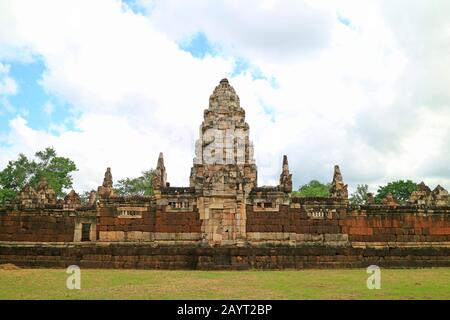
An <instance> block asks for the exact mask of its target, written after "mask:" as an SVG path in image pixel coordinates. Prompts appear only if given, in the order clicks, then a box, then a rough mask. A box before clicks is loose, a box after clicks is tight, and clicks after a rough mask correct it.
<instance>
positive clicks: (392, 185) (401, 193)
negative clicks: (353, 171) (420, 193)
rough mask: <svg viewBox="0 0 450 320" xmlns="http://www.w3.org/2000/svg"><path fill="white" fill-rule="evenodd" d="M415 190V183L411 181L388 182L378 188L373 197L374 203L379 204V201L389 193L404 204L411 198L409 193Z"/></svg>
mask: <svg viewBox="0 0 450 320" xmlns="http://www.w3.org/2000/svg"><path fill="white" fill-rule="evenodd" d="M416 188H417V183H415V182H413V181H411V180H407V181H404V180H398V181H393V182H389V183H388V184H387V185H385V186H379V187H378V191H377V195H376V196H375V202H376V203H381V201H382V200H383V199H384V198H385V197H386V195H387V194H388V193H389V192H390V193H392V195H393V196H394V198H395V199H397V200H398V201H399V202H400V203H405V202H406V201H407V200H408V199H409V197H410V196H411V193H412V192H413V191H415V190H416Z"/></svg>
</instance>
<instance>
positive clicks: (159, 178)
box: [152, 152, 168, 190]
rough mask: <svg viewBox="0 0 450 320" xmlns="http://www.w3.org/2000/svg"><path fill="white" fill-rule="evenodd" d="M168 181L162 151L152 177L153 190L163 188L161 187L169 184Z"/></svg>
mask: <svg viewBox="0 0 450 320" xmlns="http://www.w3.org/2000/svg"><path fill="white" fill-rule="evenodd" d="M167 183H168V182H167V172H166V167H165V166H164V156H163V153H162V152H160V153H159V157H158V163H157V165H156V169H155V172H154V174H153V179H152V185H153V190H161V188H164V187H166V186H167Z"/></svg>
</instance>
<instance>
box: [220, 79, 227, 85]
mask: <svg viewBox="0 0 450 320" xmlns="http://www.w3.org/2000/svg"><path fill="white" fill-rule="evenodd" d="M220 84H229V82H228V79H227V78H223V79H222V80H220Z"/></svg>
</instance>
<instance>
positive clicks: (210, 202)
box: [0, 79, 450, 269]
mask: <svg viewBox="0 0 450 320" xmlns="http://www.w3.org/2000/svg"><path fill="white" fill-rule="evenodd" d="M156 151H163V152H164V151H165V150H155V152H156ZM163 152H161V153H159V156H158V158H157V159H153V160H152V159H149V161H151V162H153V161H154V160H156V168H155V170H154V174H153V178H152V181H151V184H152V187H153V191H154V194H153V195H151V196H142V195H131V196H121V195H118V194H116V192H115V191H114V188H113V176H112V170H111V168H110V167H108V168H107V169H106V172H105V174H104V178H103V182H102V184H101V185H100V186H99V187H98V188H97V191H95V190H92V191H91V192H90V194H89V199H88V200H87V203H83V202H82V201H81V198H80V196H79V195H78V194H77V193H76V191H75V190H71V191H70V192H69V193H68V194H67V196H66V197H64V199H57V197H56V194H55V192H54V190H53V189H52V188H51V186H50V185H49V184H48V182H47V181H46V179H45V178H42V180H41V181H40V182H39V184H38V186H37V187H36V189H34V188H32V187H31V186H30V185H26V186H25V187H24V188H23V189H22V190H21V191H20V193H19V195H18V197H17V199H15V200H14V201H12V202H11V203H7V204H6V205H4V206H3V207H0V263H2V261H4V262H10V261H14V262H15V263H19V264H20V263H22V264H25V265H28V264H31V265H33V266H36V265H39V263H38V262H36V261H37V260H27V259H32V258H29V257H33V256H34V254H35V255H36V256H39V254H41V253H42V252H46V250H47V248H48V250H49V252H50V253H49V256H52V254H53V251H52V250H60V251H61V252H63V251H64V250H66V249H61V248H66V246H67V248H69V247H70V246H72V247H75V248H77V250H78V251H77V250H73V251H70V250H69V249H67V250H69V251H70V252H69V251H68V252H65V251H64V255H67V257H68V258H67V262H70V263H72V262H73V261H75V262H77V263H79V264H80V266H87V267H108V268H109V267H117V268H135V267H139V268H191V269H196V268H199V269H203V268H204V269H214V268H229V267H230V268H285V267H287V268H289V267H292V268H302V267H308V266H309V267H315V266H325V265H326V266H328V265H330V266H334V267H336V266H339V267H361V266H362V265H365V264H367V263H372V264H377V265H386V266H411V265H416V264H417V265H433V266H450V254H449V250H450V196H449V193H448V192H447V190H445V189H444V188H443V187H442V186H440V185H439V186H437V187H436V188H435V189H433V191H431V189H430V188H429V187H428V186H426V185H425V183H423V182H422V183H420V184H418V185H417V189H416V190H415V191H414V192H413V193H412V194H411V197H410V199H409V200H408V201H407V203H406V204H401V203H399V201H398V200H397V199H395V197H394V196H393V195H392V194H387V195H386V197H385V198H384V199H383V200H382V202H381V203H380V204H378V203H376V202H375V199H374V197H373V194H368V195H367V196H368V198H367V202H366V203H365V204H363V205H358V206H355V205H350V204H349V199H348V185H347V184H346V183H345V182H344V178H343V175H342V173H341V169H340V167H339V166H338V165H336V166H334V168H330V173H331V171H332V170H333V176H332V179H331V183H330V190H329V196H328V197H325V198H321V197H295V196H292V194H291V192H292V189H293V181H292V173H291V171H290V168H289V163H288V157H287V155H284V156H283V157H282V162H281V166H280V171H279V175H278V174H277V177H279V180H278V184H277V185H275V186H258V177H257V167H256V163H255V159H254V147H253V143H252V141H251V139H250V128H249V125H248V124H247V122H246V119H245V111H244V109H243V108H242V107H241V105H240V99H239V96H238V95H237V94H236V91H235V89H234V88H233V87H232V86H231V85H230V83H229V81H228V80H227V79H222V80H221V81H220V82H219V84H218V85H217V86H216V87H215V89H214V91H213V93H212V94H211V96H210V97H209V105H208V108H206V109H205V110H204V112H203V121H202V123H201V125H200V128H199V136H198V140H197V141H196V143H195V155H194V158H193V163H192V167H191V171H190V176H189V185H188V186H181V187H175V186H171V185H170V184H169V182H168V181H167V170H166V167H165V164H164V156H163ZM280 159H281V158H280ZM280 159H274V161H280ZM105 160H107V159H105ZM291 165H292V163H291ZM168 169H169V172H170V168H168ZM291 169H292V168H291ZM344 173H345V172H344ZM99 178H100V177H99ZM20 243H24V245H25V243H26V244H27V248H28V249H26V250H25V251H20V250H21V249H20V248H21V246H20ZM88 244H91V245H88ZM30 246H31V247H30ZM11 248H13V249H11ZM17 248H19V249H17ZM30 248H36V249H30ZM55 248H59V249H55ZM392 248H395V249H396V250H397V251H395V250H391V249H392ZM411 248H412V249H411ZM430 248H431V249H430ZM2 250H3V251H2ZM33 250H35V251H33ZM377 250H378V251H377ZM411 250H412V251H411ZM430 250H431V251H430ZM2 252H9V255H2ZM22 252H28V253H29V254H28V255H27V257H28V258H26V259H25V258H23V257H21V256H20V255H21V254H22ZM73 252H76V254H75V253H73ZM394 253H395V255H394ZM15 254H17V255H18V256H17V257H18V258H17V259H16V260H14V259H15V258H14V257H16V255H15ZM61 254H62V253H61ZM84 254H86V256H84ZM72 255H73V256H72ZM411 255H414V256H415V257H416V259H417V261H416V262H413V261H412V260H411V259H409V258H408V257H410V256H411ZM53 256H54V254H53ZM362 256H363V257H365V260H364V261H363V260H361V258H360V257H362ZM5 257H9V258H5ZM322 258H323V259H322ZM2 259H3V260H2ZM8 259H9V260H8ZM36 259H38V258H36ZM61 259H62V260H61V261H63V262H61V261H59V260H55V261H53V260H52V259H50V258H49V259H47V260H45V261H47V263H49V264H51V265H52V266H56V265H57V266H60V265H59V264H58V263H61V265H63V264H64V263H65V262H66V260H64V258H63V257H62V258H61ZM48 261H53V262H51V263H50V262H48Z"/></svg>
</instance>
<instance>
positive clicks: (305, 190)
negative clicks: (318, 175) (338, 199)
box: [292, 180, 331, 198]
mask: <svg viewBox="0 0 450 320" xmlns="http://www.w3.org/2000/svg"><path fill="white" fill-rule="evenodd" d="M330 187H331V185H330V184H329V183H327V184H323V183H321V182H319V181H317V180H311V181H310V182H309V183H307V184H305V185H303V186H301V187H300V188H299V189H298V191H294V192H292V195H293V196H296V197H324V198H326V197H329V196H330Z"/></svg>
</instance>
